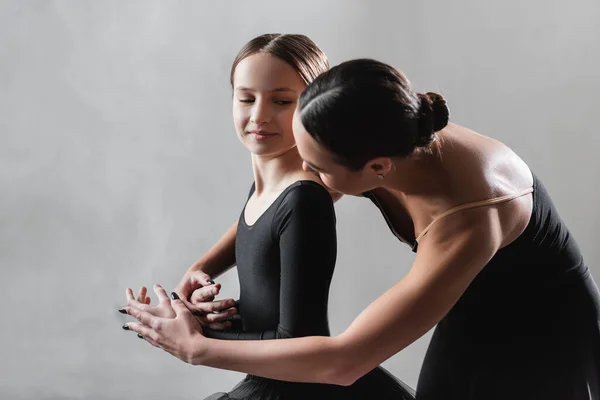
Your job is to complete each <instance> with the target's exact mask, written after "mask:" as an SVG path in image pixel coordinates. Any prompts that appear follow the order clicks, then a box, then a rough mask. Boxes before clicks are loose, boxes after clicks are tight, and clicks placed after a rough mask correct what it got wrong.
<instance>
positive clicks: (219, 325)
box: [205, 321, 231, 331]
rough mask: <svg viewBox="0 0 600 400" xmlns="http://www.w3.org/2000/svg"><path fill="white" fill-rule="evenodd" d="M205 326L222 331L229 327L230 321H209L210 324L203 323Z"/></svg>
mask: <svg viewBox="0 0 600 400" xmlns="http://www.w3.org/2000/svg"><path fill="white" fill-rule="evenodd" d="M205 325H206V326H207V327H209V328H210V329H214V330H217V331H224V330H226V329H229V328H231V322H229V321H227V322H223V323H220V322H219V323H216V322H215V323H211V324H205Z"/></svg>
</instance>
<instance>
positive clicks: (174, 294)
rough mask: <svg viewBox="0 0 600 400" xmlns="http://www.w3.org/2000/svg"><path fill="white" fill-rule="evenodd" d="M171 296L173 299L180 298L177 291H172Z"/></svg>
mask: <svg viewBox="0 0 600 400" xmlns="http://www.w3.org/2000/svg"><path fill="white" fill-rule="evenodd" d="M171 298H172V299H173V300H179V296H177V293H175V292H171Z"/></svg>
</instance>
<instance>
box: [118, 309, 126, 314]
mask: <svg viewBox="0 0 600 400" xmlns="http://www.w3.org/2000/svg"><path fill="white" fill-rule="evenodd" d="M119 312H120V313H121V314H127V311H125V309H124V308H119Z"/></svg>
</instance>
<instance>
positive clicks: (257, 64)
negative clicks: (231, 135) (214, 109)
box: [233, 53, 306, 157]
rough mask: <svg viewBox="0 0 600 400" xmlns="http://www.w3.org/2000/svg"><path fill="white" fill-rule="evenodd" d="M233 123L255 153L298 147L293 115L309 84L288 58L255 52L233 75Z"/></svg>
mask: <svg viewBox="0 0 600 400" xmlns="http://www.w3.org/2000/svg"><path fill="white" fill-rule="evenodd" d="M233 86H234V88H233V89H234V93H233V123H234V125H235V130H236V132H237V134H238V137H239V139H240V141H241V142H242V143H243V144H244V146H245V147H246V148H247V149H248V150H250V152H252V153H253V154H256V155H259V156H266V157H277V156H279V155H281V154H283V153H285V152H287V151H288V150H290V149H291V148H293V147H295V145H296V144H295V142H294V136H293V133H292V118H293V115H294V110H295V108H296V102H297V100H298V97H299V96H300V93H302V90H304V88H305V87H306V84H305V83H304V81H303V80H302V78H301V77H300V75H299V74H298V73H297V72H296V71H295V70H294V68H292V67H291V66H290V65H289V64H288V63H286V62H285V61H283V60H281V59H279V58H277V57H273V56H270V55H268V54H261V53H257V54H253V55H251V56H248V57H246V58H245V59H243V60H242V61H240V63H239V64H238V65H237V67H236V69H235V72H234V75H233Z"/></svg>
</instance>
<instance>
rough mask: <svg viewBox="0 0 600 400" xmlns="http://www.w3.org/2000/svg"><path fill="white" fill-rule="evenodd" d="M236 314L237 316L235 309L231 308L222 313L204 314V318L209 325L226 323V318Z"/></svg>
mask: <svg viewBox="0 0 600 400" xmlns="http://www.w3.org/2000/svg"><path fill="white" fill-rule="evenodd" d="M236 314H237V309H236V308H234V307H232V308H228V309H227V310H225V311H222V312H218V313H209V314H206V316H205V317H204V318H206V321H207V322H209V323H211V322H223V321H226V320H227V319H228V318H231V317H233V316H234V315H236Z"/></svg>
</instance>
